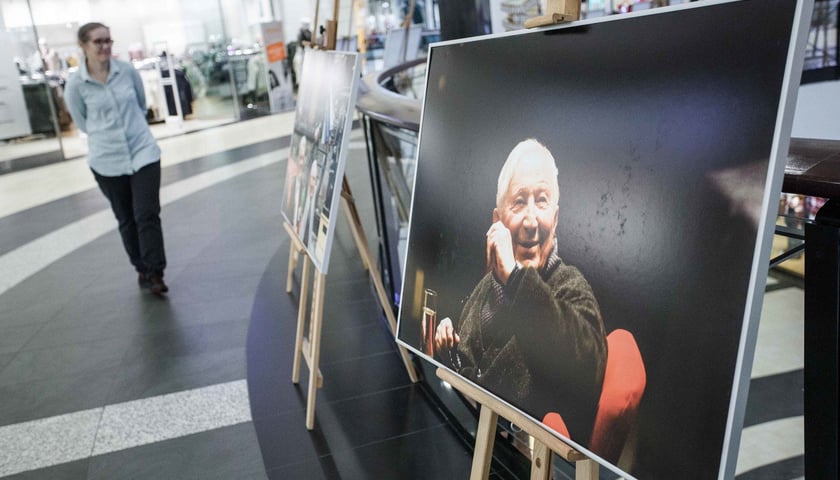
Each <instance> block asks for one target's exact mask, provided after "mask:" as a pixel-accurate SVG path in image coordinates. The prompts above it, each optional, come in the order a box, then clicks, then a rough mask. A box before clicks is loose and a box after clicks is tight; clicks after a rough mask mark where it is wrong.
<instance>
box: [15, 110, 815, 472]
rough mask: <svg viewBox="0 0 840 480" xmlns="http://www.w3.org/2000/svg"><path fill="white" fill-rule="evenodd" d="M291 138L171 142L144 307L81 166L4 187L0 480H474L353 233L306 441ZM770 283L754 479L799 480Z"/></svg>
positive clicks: (794, 367) (797, 332)
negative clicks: (390, 321)
mask: <svg viewBox="0 0 840 480" xmlns="http://www.w3.org/2000/svg"><path fill="white" fill-rule="evenodd" d="M290 120H291V116H290V115H279V116H273V117H268V118H262V119H257V120H254V121H249V122H244V123H239V124H234V125H228V126H225V127H220V128H216V129H212V130H207V131H205V132H200V133H193V134H190V135H185V136H183V137H176V138H170V139H166V140H163V141H162V142H161V145H162V147H163V150H164V155H163V159H164V160H163V161H164V165H163V166H164V170H163V189H162V201H163V203H164V207H163V215H162V218H163V222H164V232H165V239H166V245H167V254H168V257H169V262H170V267H169V268H168V270H167V275H166V278H167V281H168V283H169V284H170V286H171V287H172V291H171V292H170V294H169V296H168V298H167V299H163V300H161V299H158V298H155V297H152V296H149V295H146V294H143V293H141V292H140V291H139V290H138V289H137V285H136V279H135V277H134V276H133V274H132V270H131V268H130V266H129V265H128V262H127V261H126V260H125V258H124V256H125V255H124V253H123V252H122V247H121V245H120V242H119V238H118V235H117V234H116V232H115V231H114V230H113V228H114V226H115V225H114V221H113V219H112V217H111V214H110V211H109V210H108V207H107V204H106V203H105V201H104V199H103V198H102V196H101V194H100V193H99V192H98V191H97V190H96V188H95V184H94V182H93V180H92V178H90V173H89V171H88V170H87V168H86V167H85V165H84V164H83V163H82V162H81V161H76V162H64V163H60V164H55V165H50V166H46V167H41V168H37V169H32V170H25V171H19V172H15V173H11V174H6V175H0V272H2V275H0V277H2V278H0V476H2V475H13V476H14V478H38V479H40V478H68V479H82V478H97V479H98V478H103V479H104V478H220V479H221V478H278V479H280V478H282V479H297V478H300V479H313V478H314V479H318V478H325V479H334V478H343V479H357V478H358V479H366V478H434V479H437V478H467V476H468V471H469V462H470V449H469V448H468V447H467V446H465V445H464V443H462V442H461V441H460V440H459V438H458V436H457V435H456V433H455V432H454V430H452V429H451V428H450V427H449V426H448V425H447V423H446V420H445V419H444V417H443V416H442V415H441V414H440V412H438V411H437V409H436V407H435V406H434V404H433V403H431V402H430V401H429V399H428V398H427V393H426V391H425V390H424V389H423V388H421V387H419V386H417V385H412V384H411V383H410V382H409V380H408V377H407V375H406V373H405V370H404V369H403V366H402V364H401V362H400V361H399V357H398V356H397V354H396V351H395V347H394V343H393V340H392V339H391V337H390V336H389V333H388V331H387V330H386V328H385V326H384V322H383V320H382V317H381V314H380V312H379V309H378V307H377V304H376V303H375V300H374V296H373V294H372V291H371V288H370V285H369V282H368V280H367V277H366V273H365V272H364V271H363V269H362V265H361V261H360V260H359V258H358V255H357V254H356V252H355V245H354V244H353V241H352V237H351V236H350V232H349V229H348V228H347V225H346V223H345V222H344V221H343V220H341V219H340V221H339V230H338V235H337V237H336V241H335V246H334V248H335V250H334V252H333V256H332V262H331V266H330V274H329V276H328V279H327V294H328V296H329V297H328V298H329V301H328V302H327V303H326V306H325V315H324V318H325V325H324V337H323V345H322V357H321V359H322V372H323V374H324V378H325V383H324V388H323V389H321V390H320V391H319V392H318V407H317V416H316V428H315V430H313V431H312V432H309V431H307V430H306V429H305V427H304V413H303V412H304V408H305V395H306V394H305V383H306V381H307V379H308V378H307V373H306V369H304V373H303V375H302V378H301V385H304V386H302V387H295V386H294V385H293V384H292V383H291V378H290V376H291V362H292V354H291V352H292V338H293V333H294V326H295V325H294V323H295V320H294V319H295V317H296V296H295V294H292V295H288V294H286V293H285V289H284V283H285V277H286V275H285V273H286V268H287V265H286V263H287V258H288V257H287V255H288V245H289V243H288V239H287V237H286V235H285V233H284V232H283V230H282V225H281V217H280V215H279V197H280V191H281V190H282V185H283V181H282V180H283V175H284V172H285V170H284V165H285V158H286V155H287V150H286V146H287V145H288V137H287V136H288V135H289V133H290V131H291V121H290ZM351 147H352V148H351V150H350V156H349V157H348V173H347V174H348V179H349V181H350V183H351V186H352V188H353V191H354V193H355V195H356V197H357V202H358V205H359V208H360V213H361V215H362V218H363V220H364V222H365V228H366V230H367V232H368V236H369V237H370V238H369V240H371V241H372V240H373V238H372V237H373V234H374V232H375V231H376V230H375V225H374V224H373V216H372V206H371V201H370V193H369V190H370V184H369V180H368V177H367V168H366V158H365V153H364V150H363V148H364V144H363V138H362V136H361V134H360V133H359V132H358V131H357V132H356V133H355V134H354V137H353V142H352V143H351ZM770 283H771V286H770V287H769V293H768V294H767V295H766V296H765V306H764V314H763V317H762V323H761V326H760V329H759V341H758V348H757V353H756V360H755V365H754V369H753V381H752V384H751V395H750V399H749V403H748V408H747V416H746V421H745V427H746V428H745V430H744V433H743V438H742V450H741V455H740V457H739V466H738V473H739V476H738V478H739V479H742V480H744V479H754V478H761V479H793V478H799V477H802V476H803V473H802V471H803V467H802V465H803V441H802V394H801V392H802V365H803V360H802V348H803V347H802V310H803V306H802V302H803V292H802V288H801V285H800V284H798V283H797V282H795V281H790V280H789V279H787V278H785V277H779V279H776V278H771V279H770ZM246 379H247V388H245V386H246V383H245V382H244V380H246ZM245 400H247V401H245ZM127 426H128V427H131V428H126V427H127ZM43 432H47V433H43ZM33 435H34V436H33ZM32 438H36V439H37V441H35V442H33V443H34V444H31V443H30V441H31V440H29V439H32ZM602 474H603V475H602V476H603V478H610V477H612V476H611V475H607V474H606V473H605V472H604V470H603V469H602ZM561 475H564V474H561ZM493 478H511V476H510V475H509V474H508V473H505V472H502V471H494V473H493Z"/></svg>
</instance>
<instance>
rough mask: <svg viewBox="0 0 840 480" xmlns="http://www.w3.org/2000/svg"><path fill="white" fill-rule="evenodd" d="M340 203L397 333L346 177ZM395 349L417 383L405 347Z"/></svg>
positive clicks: (389, 322) (383, 308) (381, 304)
mask: <svg viewBox="0 0 840 480" xmlns="http://www.w3.org/2000/svg"><path fill="white" fill-rule="evenodd" d="M341 204H342V205H343V206H344V211H345V213H346V214H347V221H348V222H349V224H350V231H351V232H353V240H354V241H355V242H356V249H357V250H358V251H359V255H360V256H361V257H362V264H364V266H365V270H367V271H368V273H369V274H370V278H371V280H372V281H373V287H374V289H375V290H376V296H377V298H378V299H379V305H380V306H381V307H382V310H384V311H385V316H386V317H387V319H388V325H389V326H390V327H391V333H392V334H394V335H396V333H397V319H396V318H394V311H393V308H392V307H391V302H390V301H389V300H388V295H387V294H386V293H385V286H384V285H382V279H381V278H379V274H378V272H376V271H375V269H374V266H375V265H374V263H373V259H372V258H371V256H370V252H369V251H368V248H367V238H366V237H365V231H364V228H362V222H361V219H360V217H359V211H358V210H357V209H356V202H355V200H354V199H353V194H352V193H351V192H350V185H349V184H348V183H347V177H345V178H344V183H343V184H342V190H341ZM397 350H398V351H399V352H400V357H401V358H402V361H403V364H404V365H405V369H406V371H407V372H408V377H409V378H410V379H411V383H417V382H418V381H419V380H420V378H419V376H418V375H417V371H416V370H415V369H414V364H413V363H411V357H410V356H409V355H408V352H407V351H406V349H405V348H403V347H401V346H399V345H397Z"/></svg>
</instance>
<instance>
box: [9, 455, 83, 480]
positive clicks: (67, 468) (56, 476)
mask: <svg viewBox="0 0 840 480" xmlns="http://www.w3.org/2000/svg"><path fill="white" fill-rule="evenodd" d="M89 464H90V459H84V460H77V461H75V462H69V463H62V464H60V465H56V466H54V467H48V468H39V469H38V470H30V471H28V472H21V473H18V474H17V475H11V476H8V477H3V478H4V479H6V480H44V479H49V480H79V479H83V478H87V472H88V465H89Z"/></svg>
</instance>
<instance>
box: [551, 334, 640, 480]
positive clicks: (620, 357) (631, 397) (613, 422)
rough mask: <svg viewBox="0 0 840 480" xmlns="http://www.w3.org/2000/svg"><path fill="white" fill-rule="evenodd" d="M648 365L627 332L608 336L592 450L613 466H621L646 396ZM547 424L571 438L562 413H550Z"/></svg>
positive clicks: (591, 443) (591, 444)
mask: <svg viewBox="0 0 840 480" xmlns="http://www.w3.org/2000/svg"><path fill="white" fill-rule="evenodd" d="M646 382H647V376H646V375H645V364H644V362H643V361H642V355H641V353H640V352H639V347H638V345H636V339H635V338H633V334H631V333H630V332H628V331H627V330H621V329H618V330H613V331H612V333H610V334H609V335H607V368H606V371H605V373H604V386H603V387H602V389H601V398H600V400H599V401H598V413H597V414H596V415H595V425H594V427H593V429H592V439H591V441H590V443H589V450H591V451H592V452H593V453H595V454H597V455H598V456H600V457H601V458H603V459H604V460H607V461H608V462H610V463H613V464H614V463H616V462H618V459H619V457H620V456H621V452H622V450H623V449H624V444H625V443H626V442H627V437H628V435H629V433H630V429H631V428H632V427H633V423H634V421H635V419H636V413H637V411H638V409H639V403H640V402H641V400H642V395H644V392H645V384H646ZM543 423H544V424H545V425H547V426H548V427H549V428H552V429H553V430H555V431H557V432H558V433H560V434H561V435H563V436H565V437H567V438H571V437H570V436H569V430H568V429H567V428H566V423H565V422H564V421H563V417H561V416H560V415H559V414H558V413H555V412H550V413H548V414H546V415H545V417H544V418H543Z"/></svg>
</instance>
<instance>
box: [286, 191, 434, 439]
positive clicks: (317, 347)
mask: <svg viewBox="0 0 840 480" xmlns="http://www.w3.org/2000/svg"><path fill="white" fill-rule="evenodd" d="M341 204H342V206H343V208H344V211H345V212H346V214H347V221H348V222H349V225H350V231H351V232H352V233H353V240H354V241H355V243H356V248H357V249H358V251H359V255H360V256H361V258H362V264H363V265H364V267H365V270H367V272H368V274H369V275H370V278H371V280H373V285H374V288H375V289H376V294H377V298H378V300H379V303H380V305H381V307H382V310H384V311H385V316H386V317H387V319H388V326H389V327H390V328H391V333H393V334H396V331H397V320H396V318H395V317H394V310H393V308H392V307H391V302H390V301H388V295H387V294H386V293H385V287H384V285H382V280H381V279H380V278H379V275H378V274H377V273H376V264H375V263H374V262H373V259H372V258H371V256H370V252H369V251H368V248H367V238H366V236H365V232H364V229H363V228H362V222H361V218H360V217H359V212H358V210H357V209H356V202H355V200H354V199H353V194H352V193H351V192H350V185H349V184H348V183H347V178H346V177H345V178H344V179H343V181H342V185H341ZM283 228H285V229H286V232H287V233H288V234H289V238H291V245H290V246H289V271H288V274H287V276H286V293H291V292H292V280H293V278H294V271H295V269H296V268H297V264H298V261H299V259H300V258H301V257H303V266H302V267H301V280H300V299H299V304H298V318H297V330H296V332H295V353H294V361H293V363H292V383H294V384H297V383H298V382H299V381H300V364H301V363H300V360H301V359H303V360H304V361H305V362H306V365H307V366H308V367H309V372H310V375H309V386H308V389H307V396H306V428H307V429H308V430H312V429H313V428H314V427H315V397H316V395H317V393H318V389H319V388H321V387H322V386H323V384H324V376H323V375H322V374H321V370H320V368H319V363H320V355H321V327H322V325H323V321H324V318H323V316H324V315H323V314H324V287H325V285H326V278H327V276H326V275H324V274H323V273H321V272H316V276H315V280H314V282H313V290H312V307H311V312H310V318H309V335H308V336H304V329H305V324H306V311H307V308H306V299H307V296H308V295H309V283H310V280H309V276H310V268H311V265H312V261H311V260H310V258H309V254H308V253H307V252H306V247H305V246H304V245H303V244H302V243H301V242H300V240H299V239H298V236H297V234H296V233H295V231H294V228H293V227H292V226H291V225H289V223H288V222H284V223H283ZM397 350H398V351H399V352H400V357H401V358H402V361H403V364H404V365H405V369H406V371H407V372H408V377H409V378H410V379H411V382H412V383H417V381H418V380H419V377H418V376H417V371H416V370H415V369H414V364H413V363H411V357H410V356H409V355H408V352H407V351H406V349H405V348H404V347H402V346H399V345H398V346H397ZM313 372H314V373H313Z"/></svg>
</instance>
